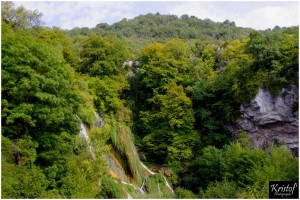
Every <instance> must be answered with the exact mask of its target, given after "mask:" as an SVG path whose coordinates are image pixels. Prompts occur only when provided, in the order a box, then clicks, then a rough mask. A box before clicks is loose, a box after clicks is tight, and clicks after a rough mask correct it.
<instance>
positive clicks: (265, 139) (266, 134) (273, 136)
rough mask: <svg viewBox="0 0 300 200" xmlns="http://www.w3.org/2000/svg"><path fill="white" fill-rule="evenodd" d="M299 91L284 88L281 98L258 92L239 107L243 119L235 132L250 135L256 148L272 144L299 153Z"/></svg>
mask: <svg viewBox="0 0 300 200" xmlns="http://www.w3.org/2000/svg"><path fill="white" fill-rule="evenodd" d="M297 105H298V88H297V87H296V86H290V87H289V88H283V89H282V91H281V92H280V94H279V95H278V96H274V95H272V93H271V92H270V91H268V90H266V89H263V88H259V92H258V94H257V95H256V97H255V98H254V99H253V100H251V101H250V102H249V103H244V104H242V105H241V107H240V111H241V116H240V118H239V119H238V120H237V121H236V125H235V126H232V127H230V128H229V129H230V130H231V131H232V132H237V131H240V130H243V131H247V133H248V137H249V138H250V139H251V141H252V143H253V146H255V147H264V146H267V145H268V144H270V143H272V142H273V143H278V144H282V145H285V146H286V147H288V148H290V149H292V150H293V151H296V152H297V151H298V148H299V145H298V141H299V126H298V119H299V116H298V107H297Z"/></svg>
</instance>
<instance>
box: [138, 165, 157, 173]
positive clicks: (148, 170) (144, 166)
mask: <svg viewBox="0 0 300 200" xmlns="http://www.w3.org/2000/svg"><path fill="white" fill-rule="evenodd" d="M141 165H142V167H143V168H144V169H145V170H146V171H147V172H149V173H150V174H151V175H154V174H155V173H154V172H153V171H151V170H150V169H148V167H147V166H146V165H144V163H142V162H141Z"/></svg>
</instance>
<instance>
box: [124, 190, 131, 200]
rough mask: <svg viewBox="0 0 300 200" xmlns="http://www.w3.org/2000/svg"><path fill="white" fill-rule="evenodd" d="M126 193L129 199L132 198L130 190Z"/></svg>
mask: <svg viewBox="0 0 300 200" xmlns="http://www.w3.org/2000/svg"><path fill="white" fill-rule="evenodd" d="M125 192H126V191H125ZM126 194H127V199H132V196H131V195H130V194H129V193H128V192H126Z"/></svg>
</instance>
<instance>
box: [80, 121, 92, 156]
mask: <svg viewBox="0 0 300 200" xmlns="http://www.w3.org/2000/svg"><path fill="white" fill-rule="evenodd" d="M80 128H81V129H80V136H81V137H84V138H85V140H86V141H87V142H88V143H90V138H89V135H88V134H87V131H86V128H85V126H84V124H83V123H82V121H80ZM88 148H89V151H90V152H91V154H92V157H93V158H95V153H94V149H93V147H92V145H91V144H89V146H88Z"/></svg>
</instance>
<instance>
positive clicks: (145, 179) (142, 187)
mask: <svg viewBox="0 0 300 200" xmlns="http://www.w3.org/2000/svg"><path fill="white" fill-rule="evenodd" d="M146 181H147V178H144V180H143V184H142V186H141V187H140V191H141V193H142V194H145V182H146Z"/></svg>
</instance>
